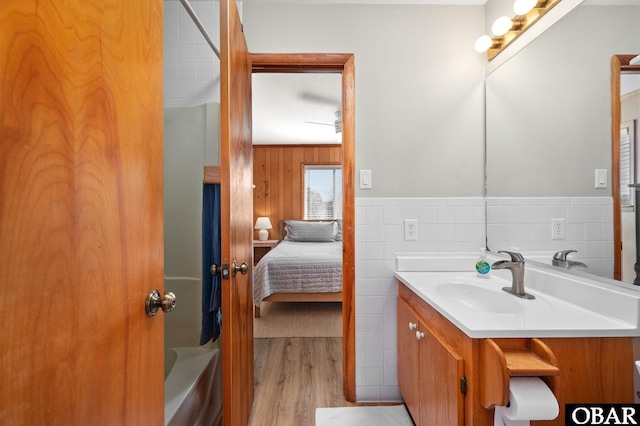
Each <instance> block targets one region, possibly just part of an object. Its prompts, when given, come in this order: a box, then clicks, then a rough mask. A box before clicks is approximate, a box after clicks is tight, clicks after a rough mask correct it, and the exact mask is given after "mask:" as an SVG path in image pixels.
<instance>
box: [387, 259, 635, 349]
mask: <svg viewBox="0 0 640 426" xmlns="http://www.w3.org/2000/svg"><path fill="white" fill-rule="evenodd" d="M496 272H499V271H496ZM507 272H508V271H507ZM504 275H505V276H508V277H509V279H504V278H503V277H501V276H500V274H495V273H494V274H492V276H491V277H490V278H488V279H483V278H478V277H476V275H475V272H442V271H424V272H419V271H406V272H405V271H396V273H395V277H396V278H397V279H398V280H400V281H401V282H402V283H403V284H405V285H406V286H407V287H408V288H409V289H410V290H411V291H413V292H414V293H415V294H416V295H418V296H419V297H420V298H422V299H423V300H424V301H426V302H427V303H428V304H429V305H431V306H432V307H433V308H435V309H436V310H437V311H438V312H440V313H441V314H442V315H443V316H444V317H446V318H447V319H448V320H449V321H451V322H452V323H454V324H455V325H456V326H457V327H458V328H460V329H461V330H462V331H463V332H464V333H466V334H467V335H468V336H470V337H477V338H486V337H596V336H600V337H602V336H635V335H640V330H639V326H638V325H639V324H638V316H637V313H638V307H639V305H640V293H638V292H628V291H627V292H619V291H617V290H616V289H615V288H613V289H610V288H606V289H605V288H600V287H599V286H589V285H587V284H586V283H582V282H581V283H580V285H579V286H576V285H574V284H572V283H571V282H570V281H569V280H567V279H563V280H561V281H557V280H556V279H555V278H556V277H554V276H551V275H549V274H542V273H536V271H531V270H528V271H526V272H525V289H526V291H527V293H531V294H532V295H534V296H535V299H534V300H527V299H522V298H519V297H516V296H514V295H512V294H509V293H507V292H505V291H503V290H502V288H503V287H511V280H510V278H511V277H510V276H509V275H507V274H504Z"/></svg>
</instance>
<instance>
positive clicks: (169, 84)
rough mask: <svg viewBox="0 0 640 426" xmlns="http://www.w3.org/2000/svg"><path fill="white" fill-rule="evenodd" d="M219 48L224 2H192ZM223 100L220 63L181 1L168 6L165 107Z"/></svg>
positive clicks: (170, 2) (166, 8)
mask: <svg viewBox="0 0 640 426" xmlns="http://www.w3.org/2000/svg"><path fill="white" fill-rule="evenodd" d="M191 7H192V8H193V9H194V11H195V12H196V14H197V15H198V18H200V21H201V22H202V25H203V26H204V27H205V29H206V30H207V32H208V33H209V36H211V37H212V38H213V42H214V43H215V44H216V46H218V48H219V46H220V40H219V39H220V22H219V20H220V2H216V1H206V2H205V1H201V2H198V1H195V2H191ZM238 7H239V8H241V5H238ZM219 100H220V61H219V60H218V58H217V56H216V55H215V53H213V49H211V47H210V46H209V44H207V42H206V40H205V39H204V37H203V36H202V34H200V31H199V30H198V28H197V27H196V26H195V25H194V23H193V20H192V19H191V17H190V16H189V14H188V13H187V11H186V10H185V9H184V7H183V6H182V4H180V2H177V1H176V2H172V1H167V2H165V3H164V106H165V107H184V106H192V105H199V104H202V103H206V102H211V101H219Z"/></svg>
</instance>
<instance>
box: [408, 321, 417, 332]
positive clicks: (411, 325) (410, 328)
mask: <svg viewBox="0 0 640 426" xmlns="http://www.w3.org/2000/svg"><path fill="white" fill-rule="evenodd" d="M416 328H418V325H417V324H416V323H415V322H411V321H409V330H415V329H416Z"/></svg>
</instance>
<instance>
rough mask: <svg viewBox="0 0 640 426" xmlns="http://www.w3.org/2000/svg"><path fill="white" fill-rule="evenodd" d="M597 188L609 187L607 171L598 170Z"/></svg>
mask: <svg viewBox="0 0 640 426" xmlns="http://www.w3.org/2000/svg"><path fill="white" fill-rule="evenodd" d="M595 187H596V188H606V187H607V169H596V186H595Z"/></svg>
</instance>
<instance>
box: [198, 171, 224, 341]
mask: <svg viewBox="0 0 640 426" xmlns="http://www.w3.org/2000/svg"><path fill="white" fill-rule="evenodd" d="M220 238H221V237H220V185H219V184H205V185H204V187H203V195H202V331H201V333H200V344H201V345H204V344H206V343H207V342H209V341H211V340H213V341H215V340H216V339H217V338H218V337H219V336H220V331H221V330H220V318H221V299H222V293H221V288H220V286H221V282H220V281H221V277H220V274H216V275H211V272H209V268H210V267H211V265H212V264H214V263H215V264H216V265H218V266H219V265H220V262H221V260H222V254H221V248H220V241H221V240H220Z"/></svg>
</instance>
